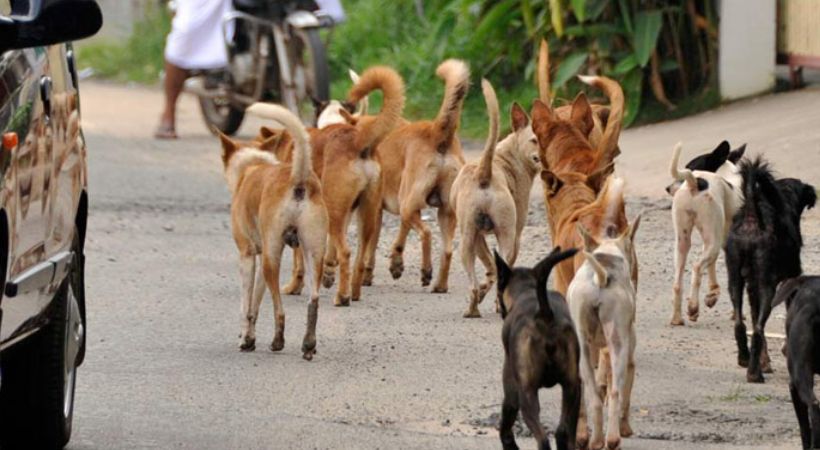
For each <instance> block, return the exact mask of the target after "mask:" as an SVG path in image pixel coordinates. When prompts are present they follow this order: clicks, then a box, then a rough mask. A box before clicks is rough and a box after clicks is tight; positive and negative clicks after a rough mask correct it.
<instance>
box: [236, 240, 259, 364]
mask: <svg viewBox="0 0 820 450" xmlns="http://www.w3.org/2000/svg"><path fill="white" fill-rule="evenodd" d="M255 275H256V256H255V255H253V254H242V255H240V256H239V276H240V278H241V282H242V297H241V303H240V314H241V317H240V334H239V350H242V351H253V350H254V349H255V348H256V333H255V330H254V328H255V326H256V317H255V316H254V315H253V313H252V310H253V294H254V288H253V281H254V276H255ZM263 292H264V291H263Z"/></svg>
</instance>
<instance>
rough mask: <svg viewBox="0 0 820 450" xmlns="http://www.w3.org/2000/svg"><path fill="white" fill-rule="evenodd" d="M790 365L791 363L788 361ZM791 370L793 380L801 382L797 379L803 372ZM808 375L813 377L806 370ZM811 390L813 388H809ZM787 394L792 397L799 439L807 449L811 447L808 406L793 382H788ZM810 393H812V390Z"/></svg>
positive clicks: (812, 375)
mask: <svg viewBox="0 0 820 450" xmlns="http://www.w3.org/2000/svg"><path fill="white" fill-rule="evenodd" d="M790 365H791V363H790ZM790 372H792V374H791V376H792V379H793V380H797V381H796V382H797V383H802V382H803V380H801V379H799V378H798V377H799V376H800V375H804V374H805V372H804V373H802V374H800V375H798V374H797V373H795V372H794V371H790ZM808 376H810V377H814V374H813V373H812V372H811V371H810V372H808ZM810 389H812V390H813V388H810ZM789 394H791V397H792V406H794V414H795V415H796V416H797V423H798V425H800V440H801V441H802V442H803V448H804V449H809V448H811V440H812V436H811V431H812V430H811V425H810V423H809V408H808V407H807V406H806V404H805V403H803V399H801V398H800V390H799V389H798V387H797V386H796V385H795V383H794V382H789ZM812 394H814V393H813V392H812Z"/></svg>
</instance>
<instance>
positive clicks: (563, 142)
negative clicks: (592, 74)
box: [532, 93, 611, 173]
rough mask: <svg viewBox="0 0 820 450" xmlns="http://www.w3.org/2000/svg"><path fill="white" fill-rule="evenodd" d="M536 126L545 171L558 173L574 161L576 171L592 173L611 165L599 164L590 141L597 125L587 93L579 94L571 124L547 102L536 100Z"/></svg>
mask: <svg viewBox="0 0 820 450" xmlns="http://www.w3.org/2000/svg"><path fill="white" fill-rule="evenodd" d="M532 122H533V125H532V127H533V131H534V132H535V136H536V138H537V139H538V145H539V147H540V157H541V165H542V167H543V168H544V169H547V170H555V169H556V168H557V166H558V165H565V164H567V162H568V161H571V166H572V167H577V168H579V169H578V170H579V171H581V172H584V173H590V172H591V171H593V170H596V169H597V168H598V167H603V166H606V165H608V164H609V163H610V162H611V161H601V160H599V155H598V152H597V151H595V149H594V148H593V147H592V145H591V144H590V143H589V140H588V139H587V136H588V135H589V133H590V131H591V130H592V128H593V127H594V126H595V123H594V121H593V118H592V107H591V106H590V104H589V101H588V100H587V98H586V95H584V94H583V93H581V94H578V97H576V98H575V101H573V103H572V109H571V112H570V115H569V119H567V120H565V119H562V118H561V117H559V115H557V114H555V112H554V111H553V110H552V109H551V108H550V107H549V106H547V105H546V104H544V103H543V102H541V101H539V100H536V101H535V103H534V104H533V108H532ZM581 168H582V169H581Z"/></svg>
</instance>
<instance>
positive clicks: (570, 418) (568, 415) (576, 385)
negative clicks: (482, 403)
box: [495, 247, 581, 450]
mask: <svg viewBox="0 0 820 450" xmlns="http://www.w3.org/2000/svg"><path fill="white" fill-rule="evenodd" d="M576 252H577V250H576V249H570V250H567V251H563V252H562V251H561V247H555V248H554V249H553V250H552V252H551V253H550V254H549V255H548V256H547V257H546V258H544V259H543V260H542V261H541V262H539V263H538V264H537V265H536V266H535V268H533V269H524V268H515V269H511V268H510V267H509V266H508V265H507V263H506V262H505V261H504V259H503V258H501V257H500V256H499V255H498V253H496V254H495V265H496V267H497V270H498V296H499V304H500V306H501V315H502V317H504V328H503V329H502V332H501V338H502V341H503V343H504V355H505V357H504V375H503V377H504V404H503V406H502V409H501V425H500V427H499V433H500V436H501V443H502V445H503V446H504V449H505V450H511V449H517V448H518V445H517V444H516V443H515V436H513V431H512V427H513V424H514V423H515V418H516V417H517V416H518V410H519V408H520V409H521V414H522V416H523V417H524V422H525V423H526V424H527V427H528V428H529V429H530V431H531V432H532V434H533V436H535V439H536V441H538V448H539V449H549V448H550V444H549V441H548V440H547V434H546V432H544V428H543V427H542V426H541V422H540V420H539V414H540V409H541V407H540V404H539V402H538V389H540V388H542V387H546V388H549V387H553V386H555V385H556V384H560V385H561V389H562V398H561V419H560V421H559V425H558V428H557V429H556V431H555V441H556V445H557V447H558V449H559V450H570V449H574V448H575V432H576V428H577V425H578V412H579V408H580V406H581V377H580V375H579V373H578V358H579V354H580V353H579V351H580V350H579V344H578V336H577V335H576V333H575V326H574V325H573V323H572V317H571V316H570V313H569V308H568V307H567V303H566V301H565V300H564V297H563V296H562V295H561V294H559V293H557V292H555V291H547V279H548V278H549V274H550V271H551V270H552V268H553V266H555V265H556V264H557V263H558V262H560V261H562V260H564V259H567V258H571V257H572V256H573V255H575V253H576Z"/></svg>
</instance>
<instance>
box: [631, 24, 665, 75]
mask: <svg viewBox="0 0 820 450" xmlns="http://www.w3.org/2000/svg"><path fill="white" fill-rule="evenodd" d="M662 24H663V17H662V16H661V12H660V11H641V12H639V13H638V14H636V15H635V34H634V36H633V39H632V47H633V48H634V49H635V57H636V58H637V59H638V64H640V65H641V67H646V64H647V63H648V62H649V57H650V56H652V52H653V51H654V50H655V45H656V44H657V42H658V36H659V35H660V33H661V25H662Z"/></svg>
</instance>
